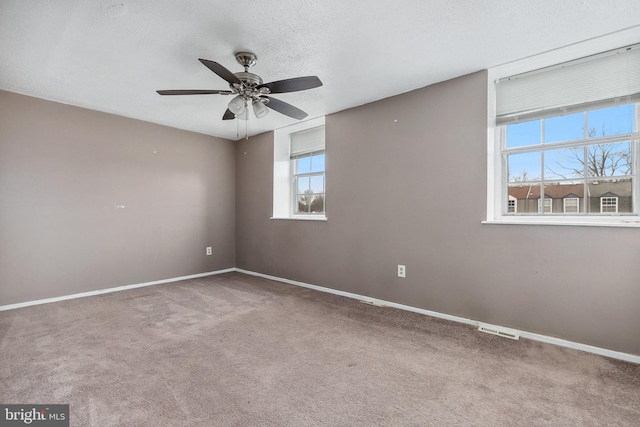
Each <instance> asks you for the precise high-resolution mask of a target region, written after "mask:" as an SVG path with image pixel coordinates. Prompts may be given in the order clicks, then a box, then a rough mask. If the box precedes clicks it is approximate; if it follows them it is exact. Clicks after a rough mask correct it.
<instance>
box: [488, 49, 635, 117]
mask: <svg viewBox="0 0 640 427" xmlns="http://www.w3.org/2000/svg"><path fill="white" fill-rule="evenodd" d="M639 101H640V44H638V45H633V46H629V47H624V48H620V49H617V50H615V51H610V52H605V53H602V54H598V55H593V56H589V57H586V58H581V59H577V60H574V61H570V62H566V63H564V64H559V65H555V66H551V67H547V68H542V69H539V70H535V71H531V72H527V73H523V74H518V75H515V76H511V77H506V78H503V79H500V80H499V81H498V82H496V123H497V124H505V123H516V122H522V121H528V120H534V119H539V118H544V117H550V116H557V115H561V114H568V113H571V112H573V110H576V111H585V109H592V108H604V107H606V106H608V105H614V104H616V103H624V104H626V103H630V102H639ZM572 107H575V108H573V109H572Z"/></svg>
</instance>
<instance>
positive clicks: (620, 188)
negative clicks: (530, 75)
mask: <svg viewBox="0 0 640 427" xmlns="http://www.w3.org/2000/svg"><path fill="white" fill-rule="evenodd" d="M636 108H637V105H636V104H626V105H620V106H615V107H611V108H603V109H598V110H591V111H584V112H580V113H575V114H568V115H564V116H556V117H549V118H542V119H538V120H532V121H528V122H521V123H514V124H507V125H504V126H505V131H504V135H505V136H506V140H505V141H504V147H505V148H504V149H503V155H504V156H505V160H506V165H507V186H508V196H509V197H508V200H507V201H505V211H506V212H507V213H513V214H515V213H518V214H527V213H529V214H563V213H564V214H567V213H571V214H620V213H632V212H633V199H632V195H633V180H634V179H636V175H635V171H634V158H633V153H634V151H635V150H636V148H634V146H635V145H637V144H638V142H637V140H634V139H633V138H637V133H636V134H635V135H633V134H634V132H637V127H636V123H635V117H636V114H637V112H636ZM542 200H544V203H541V201H542ZM565 200H566V201H565Z"/></svg>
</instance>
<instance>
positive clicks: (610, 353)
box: [0, 268, 640, 364]
mask: <svg viewBox="0 0 640 427" xmlns="http://www.w3.org/2000/svg"><path fill="white" fill-rule="evenodd" d="M232 272H238V273H244V274H248V275H250V276H257V277H262V278H265V279H269V280H274V281H277V282H282V283H288V284H290V285H295V286H301V287H303V288H309V289H313V290H316V291H320V292H327V293H330V294H334V295H340V296H343V297H347V298H353V299H357V300H359V301H363V302H366V303H370V304H373V305H376V306H383V307H392V308H397V309H400V310H405V311H412V312H414V313H419V314H424V315H426V316H431V317H436V318H439V319H446V320H451V321H454V322H458V323H464V324H467V325H472V326H475V327H478V326H479V325H480V322H479V321H476V320H471V319H467V318H464V317H459V316H453V315H451V314H445V313H439V312H437V311H431V310H424V309H422V308H417V307H411V306H409V305H404V304H398V303H395V302H391V301H385V300H381V299H377V298H371V297H367V296H364V295H359V294H354V293H351V292H345V291H339V290H336V289H331V288H325V287H323V286H317V285H312V284H309V283H304V282H299V281H296V280H290V279H284V278H282V277H276V276H271V275H268V274H263V273H256V272H254V271H249V270H244V269H241V268H227V269H224V270H217V271H210V272H208V273H199V274H191V275H188V276H181V277H173V278H170V279H163V280H155V281H153V282H145V283H136V284H133V285H124V286H118V287H115V288H108V289H99V290H96V291H89V292H81V293H78V294H72V295H64V296H60V297H55V298H46V299H40V300H35V301H27V302H21V303H17V304H9V305H2V306H0V311H4V310H13V309H16V308H22V307H29V306H32V305H39V304H47V303H50V302H57V301H64V300H69V299H75V298H83V297H89V296H93V295H100V294H106V293H110V292H118V291H125V290H127V289H135V288H142V287H145V286H153V285H160V284H163V283H171V282H179V281H181V280H189V279H197V278H199V277H206V276H214V275H216V274H223V273H232ZM496 326H499V325H496ZM511 330H513V331H514V332H515V333H517V334H518V335H520V338H528V339H530V340H534V341H540V342H544V343H548V344H554V345H558V346H561V347H567V348H572V349H575V350H581V351H585V352H587V353H594V354H598V355H600V356H606V357H611V358H613V359H620V360H624V361H627V362H631V363H637V364H640V356H638V355H634V354H629V353H623V352H620V351H614V350H608V349H606V348H601V347H595V346H592V345H588V344H581V343H577V342H573V341H567V340H563V339H561V338H555V337H550V336H547V335H541V334H536V333H533V332H527V331H521V330H517V329H511Z"/></svg>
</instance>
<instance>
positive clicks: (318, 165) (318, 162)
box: [311, 153, 324, 172]
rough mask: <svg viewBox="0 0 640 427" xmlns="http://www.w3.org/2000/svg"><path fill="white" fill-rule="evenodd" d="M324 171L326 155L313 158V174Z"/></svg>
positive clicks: (317, 155)
mask: <svg viewBox="0 0 640 427" xmlns="http://www.w3.org/2000/svg"><path fill="white" fill-rule="evenodd" d="M323 171H324V153H322V154H316V155H315V156H313V157H311V172H323Z"/></svg>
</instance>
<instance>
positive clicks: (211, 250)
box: [207, 246, 213, 255]
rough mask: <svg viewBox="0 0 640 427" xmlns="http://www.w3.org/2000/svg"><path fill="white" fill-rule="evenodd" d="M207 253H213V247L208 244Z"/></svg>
mask: <svg viewBox="0 0 640 427" xmlns="http://www.w3.org/2000/svg"><path fill="white" fill-rule="evenodd" d="M207 255H213V249H211V246H207Z"/></svg>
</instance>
